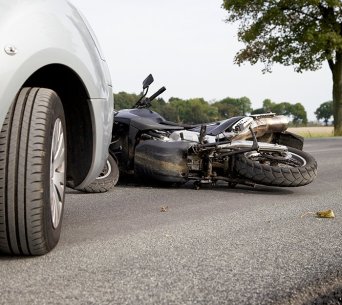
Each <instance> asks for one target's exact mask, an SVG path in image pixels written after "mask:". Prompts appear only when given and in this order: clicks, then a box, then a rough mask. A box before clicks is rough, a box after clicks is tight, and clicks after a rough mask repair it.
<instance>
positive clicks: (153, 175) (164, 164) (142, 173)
mask: <svg viewBox="0 0 342 305" xmlns="http://www.w3.org/2000/svg"><path fill="white" fill-rule="evenodd" d="M192 144H193V143H189V142H181V141H179V142H162V141H156V140H147V141H143V142H142V143H139V144H138V145H137V147H136V150H135V158H134V172H135V174H136V175H137V176H139V177H143V178H145V179H151V180H155V181H156V180H158V181H162V182H170V183H185V182H186V181H187V177H188V174H189V169H188V166H187V152H188V148H189V147H190V146H191V145H192Z"/></svg>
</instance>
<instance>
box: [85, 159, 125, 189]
mask: <svg viewBox="0 0 342 305" xmlns="http://www.w3.org/2000/svg"><path fill="white" fill-rule="evenodd" d="M118 180H119V167H118V164H117V162H116V161H115V159H114V158H113V157H112V156H111V155H109V156H108V159H107V162H106V164H105V166H104V168H103V170H102V172H101V174H100V175H99V176H98V177H97V178H96V179H95V181H93V182H92V183H91V184H89V185H88V186H86V187H85V188H83V189H81V190H80V191H82V192H85V193H105V192H107V191H109V190H110V189H112V188H113V187H114V186H115V185H116V184H117V183H118Z"/></svg>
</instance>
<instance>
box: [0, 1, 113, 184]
mask: <svg viewBox="0 0 342 305" xmlns="http://www.w3.org/2000/svg"><path fill="white" fill-rule="evenodd" d="M90 33H91V30H89V28H88V27H87V25H86V24H85V22H84V17H82V16H81V15H80V14H79V12H78V11H77V9H76V8H75V7H74V6H73V5H72V4H70V3H69V2H67V1H64V0H56V1H44V0H17V1H8V0H0V126H2V124H3V121H4V118H5V116H6V113H7V111H8V109H9V107H10V105H11V103H12V101H13V100H14V99H15V96H16V95H17V93H18V92H19V90H20V88H21V87H22V86H23V84H24V83H25V81H26V80H27V79H28V78H29V77H30V76H31V75H32V74H33V73H34V72H35V71H37V70H39V69H40V68H42V67H44V66H46V65H49V64H61V65H64V66H67V67H69V68H70V69H71V70H73V71H74V72H75V73H76V74H77V75H78V76H79V78H80V79H81V81H82V82H83V84H84V85H85V88H86V90H87V93H88V97H89V100H87V101H84V102H85V103H89V106H90V112H91V115H92V123H93V127H92V128H93V136H94V141H93V142H94V143H93V147H94V149H93V160H92V165H91V168H90V170H89V173H88V175H87V177H86V178H85V179H84V180H83V182H82V183H81V184H80V185H78V187H79V188H82V187H84V186H86V185H87V184H89V183H91V182H92V181H93V180H94V179H95V178H96V177H97V175H98V174H99V173H100V172H101V170H102V168H103V165H104V163H105V160H106V158H107V154H108V146H109V144H110V138H111V131H112V123H113V114H112V109H113V94H112V87H111V79H110V76H109V72H108V67H107V64H106V62H105V61H104V60H103V58H101V56H102V57H103V55H102V54H101V53H100V51H99V49H98V47H97V46H96V45H95V43H96V38H95V37H92V36H91V34H90ZM9 48H13V50H15V51H16V54H14V55H11V54H8V52H7V53H6V50H7V51H8V49H9Z"/></svg>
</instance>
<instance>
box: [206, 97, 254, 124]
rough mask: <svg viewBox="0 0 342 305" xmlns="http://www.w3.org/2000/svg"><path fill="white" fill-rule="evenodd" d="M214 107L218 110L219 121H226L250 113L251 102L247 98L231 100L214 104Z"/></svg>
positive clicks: (228, 98)
mask: <svg viewBox="0 0 342 305" xmlns="http://www.w3.org/2000/svg"><path fill="white" fill-rule="evenodd" d="M213 106H214V107H216V108H217V109H218V114H219V118H220V119H226V118H230V117H233V116H238V115H246V113H251V112H252V107H251V101H250V99H249V98H248V97H245V96H244V97H240V98H231V97H226V98H225V99H223V100H221V101H218V102H215V103H214V104H213Z"/></svg>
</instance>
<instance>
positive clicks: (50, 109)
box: [0, 88, 66, 255]
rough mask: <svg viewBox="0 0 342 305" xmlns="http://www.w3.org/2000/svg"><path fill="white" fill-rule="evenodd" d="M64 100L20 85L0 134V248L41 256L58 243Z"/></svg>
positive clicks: (64, 156)
mask: <svg viewBox="0 0 342 305" xmlns="http://www.w3.org/2000/svg"><path fill="white" fill-rule="evenodd" d="M65 170H66V129H65V118H64V111H63V105H62V103H61V101H60V99H59V97H58V96H57V94H56V93H55V92H54V91H52V90H49V89H44V88H23V89H22V90H21V91H20V92H19V94H18V96H17V98H16V100H15V101H14V103H13V105H12V106H11V108H10V110H9V112H8V113H7V116H6V119H5V121H4V124H3V126H2V130H1V134H0V251H1V252H2V253H6V254H11V255H43V254H46V253H47V252H49V251H50V250H52V249H53V248H54V247H55V246H56V245H57V243H58V241H59V237H60V233H61V226H62V216H63V210H64V194H65Z"/></svg>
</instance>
